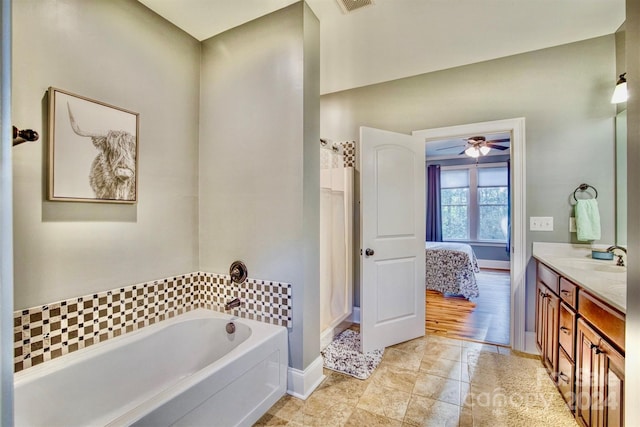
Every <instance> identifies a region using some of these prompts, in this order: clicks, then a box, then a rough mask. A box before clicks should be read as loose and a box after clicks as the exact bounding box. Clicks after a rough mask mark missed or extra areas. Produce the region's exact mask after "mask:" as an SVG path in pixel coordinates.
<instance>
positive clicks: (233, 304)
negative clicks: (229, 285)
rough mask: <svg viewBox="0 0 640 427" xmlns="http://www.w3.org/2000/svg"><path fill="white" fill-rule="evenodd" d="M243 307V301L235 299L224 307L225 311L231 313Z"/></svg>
mask: <svg viewBox="0 0 640 427" xmlns="http://www.w3.org/2000/svg"><path fill="white" fill-rule="evenodd" d="M241 305H242V301H240V298H234V299H232V300H231V301H229V302H228V303H226V304H225V305H224V310H225V311H229V310H231V309H232V308H237V307H240V306H241Z"/></svg>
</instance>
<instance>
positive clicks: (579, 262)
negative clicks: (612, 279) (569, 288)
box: [558, 258, 627, 273]
mask: <svg viewBox="0 0 640 427" xmlns="http://www.w3.org/2000/svg"><path fill="white" fill-rule="evenodd" d="M558 261H560V262H562V263H563V264H566V265H567V267H573V268H580V269H584V270H593V271H602V272H604V273H625V272H626V271H627V267H621V266H617V265H615V264H613V263H612V262H611V261H600V260H597V259H592V258H558Z"/></svg>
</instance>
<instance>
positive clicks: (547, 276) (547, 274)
mask: <svg viewBox="0 0 640 427" xmlns="http://www.w3.org/2000/svg"><path fill="white" fill-rule="evenodd" d="M538 280H539V281H541V282H542V283H544V284H545V285H547V287H548V288H549V289H551V290H552V291H553V292H554V293H555V294H556V295H558V283H559V282H560V276H558V274H557V273H556V272H555V271H553V270H551V269H550V268H549V267H547V266H546V265H544V264H542V263H540V262H538Z"/></svg>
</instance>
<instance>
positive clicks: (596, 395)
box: [576, 318, 624, 427]
mask: <svg viewBox="0 0 640 427" xmlns="http://www.w3.org/2000/svg"><path fill="white" fill-rule="evenodd" d="M577 338H578V359H577V365H576V367H577V371H576V372H577V378H576V385H577V387H576V419H577V420H578V422H579V423H580V424H581V425H583V426H588V427H591V426H603V427H613V426H623V425H624V410H623V403H624V356H623V355H622V354H621V353H620V352H619V351H617V350H616V349H615V348H614V347H613V346H612V345H611V344H610V343H609V341H608V340H607V339H606V338H605V337H603V336H602V335H601V334H599V333H598V332H597V331H596V330H595V329H594V328H592V327H591V326H589V324H588V323H587V322H585V321H584V319H582V318H580V319H578V334H577Z"/></svg>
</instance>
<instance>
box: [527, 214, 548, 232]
mask: <svg viewBox="0 0 640 427" xmlns="http://www.w3.org/2000/svg"><path fill="white" fill-rule="evenodd" d="M529 230H531V231H553V217H552V216H532V217H529Z"/></svg>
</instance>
